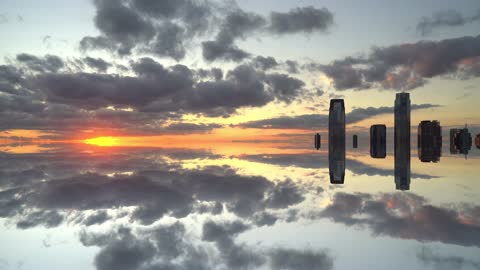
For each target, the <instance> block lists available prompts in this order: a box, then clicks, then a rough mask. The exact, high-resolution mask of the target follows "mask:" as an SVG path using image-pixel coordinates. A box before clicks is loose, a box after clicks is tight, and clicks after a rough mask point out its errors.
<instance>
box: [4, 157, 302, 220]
mask: <svg viewBox="0 0 480 270" xmlns="http://www.w3.org/2000/svg"><path fill="white" fill-rule="evenodd" d="M139 153H143V154H142V155H141V156H137V155H136V154H135V152H134V153H131V152H129V153H128V154H127V153H125V157H122V156H123V154H122V155H121V156H115V157H110V156H109V157H108V158H111V159H112V160H110V161H108V162H105V160H104V157H98V159H92V158H90V159H89V160H90V161H89V163H88V164H87V163H85V162H84V160H85V158H86V157H85V156H78V157H76V156H73V157H69V156H68V151H67V152H66V153H65V154H59V155H58V157H61V158H60V159H58V160H55V159H54V158H49V159H48V160H47V159H42V158H41V157H42V156H41V155H40V156H38V157H36V156H32V157H28V156H27V157H12V158H11V159H10V158H8V156H2V159H1V160H2V162H0V172H1V173H0V177H1V178H0V179H5V181H0V188H2V190H3V191H2V192H0V209H2V210H1V211H0V216H1V217H6V218H10V219H12V220H17V223H18V224H19V225H18V226H19V227H22V228H27V227H35V226H47V227H54V226H58V225H59V224H60V223H61V222H63V217H62V214H63V212H64V211H66V210H67V209H69V210H72V209H75V210H76V211H78V217H77V218H76V219H75V220H76V221H75V223H82V224H85V225H87V226H90V225H93V224H101V223H103V222H105V221H107V220H110V219H111V218H113V217H112V216H110V215H108V214H107V213H106V210H107V209H113V208H115V209H118V208H122V207H131V208H133V209H134V210H133V212H132V213H131V214H130V215H129V216H130V218H131V220H132V221H134V222H140V223H142V224H152V223H153V222H155V221H157V220H158V219H160V218H162V217H163V216H172V217H177V218H181V217H185V216H187V215H189V214H192V213H197V212H198V213H200V212H205V210H202V207H201V206H202V205H211V206H212V208H211V210H209V211H211V212H212V213H220V212H222V211H223V209H224V205H225V209H227V210H228V211H230V212H232V213H234V214H237V215H239V216H242V217H244V218H245V220H257V219H258V218H259V217H261V216H262V215H263V214H262V215H260V214H261V213H262V212H264V211H268V209H277V210H281V209H286V208H288V207H290V206H291V205H295V204H298V203H300V202H301V201H303V200H304V197H303V196H302V195H301V193H302V191H301V190H300V189H299V187H297V186H296V185H295V184H294V183H292V182H290V181H288V182H285V183H284V182H279V183H278V184H273V183H272V182H270V181H269V180H267V179H266V178H264V177H260V176H242V175H239V174H238V173H236V172H235V171H234V170H233V169H231V168H229V167H206V168H203V169H201V170H200V169H199V170H185V169H182V168H180V167H178V166H177V165H178V162H181V161H177V163H176V164H177V165H173V164H167V163H162V162H158V161H157V159H155V162H152V160H150V161H149V160H145V159H144V158H143V159H142V158H141V157H145V156H152V157H163V156H165V157H167V156H168V157H169V160H170V161H169V162H170V163H171V162H173V161H172V160H177V159H179V160H188V159H200V158H209V157H210V156H209V155H206V156H205V154H203V155H202V153H182V152H179V151H173V152H171V153H170V152H162V151H160V152H158V151H154V152H152V153H151V154H149V153H148V152H147V153H145V152H144V151H140V152H139ZM159 153H163V154H160V155H159ZM113 160H114V161H113ZM93 171H95V172H96V173H84V172H93ZM122 171H132V172H133V173H132V174H131V175H123V174H115V173H116V172H122ZM107 175H110V176H107ZM7 179H8V181H7ZM139 194H141V196H139ZM31 209H35V211H33V210H31ZM92 210H93V211H94V213H93V214H92V213H91V211H92ZM85 211H86V212H85ZM29 212H32V213H33V214H31V215H30V214H29V215H25V213H29ZM84 213H86V214H84ZM54 218H56V219H54Z"/></svg>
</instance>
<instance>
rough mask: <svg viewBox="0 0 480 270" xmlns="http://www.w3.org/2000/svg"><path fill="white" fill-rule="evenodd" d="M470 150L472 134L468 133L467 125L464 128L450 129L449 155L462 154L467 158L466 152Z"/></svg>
mask: <svg viewBox="0 0 480 270" xmlns="http://www.w3.org/2000/svg"><path fill="white" fill-rule="evenodd" d="M471 148H472V134H470V132H469V131H468V128H467V125H465V128H462V129H456V128H452V129H450V153H452V154H457V153H460V154H464V155H465V158H467V155H468V151H470V149H471Z"/></svg>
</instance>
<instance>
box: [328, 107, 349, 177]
mask: <svg viewBox="0 0 480 270" xmlns="http://www.w3.org/2000/svg"><path fill="white" fill-rule="evenodd" d="M328 168H329V173H330V183H332V184H343V182H344V180H345V103H344V101H343V99H332V100H330V110H329V116H328Z"/></svg>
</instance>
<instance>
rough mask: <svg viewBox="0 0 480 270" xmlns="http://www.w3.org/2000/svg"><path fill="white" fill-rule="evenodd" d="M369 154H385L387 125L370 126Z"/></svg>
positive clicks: (376, 155) (383, 155) (381, 155)
mask: <svg viewBox="0 0 480 270" xmlns="http://www.w3.org/2000/svg"><path fill="white" fill-rule="evenodd" d="M370 156H371V157H372V158H385V157H386V156H387V126H385V125H373V126H371V127H370Z"/></svg>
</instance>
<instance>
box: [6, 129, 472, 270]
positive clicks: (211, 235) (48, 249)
mask: <svg viewBox="0 0 480 270" xmlns="http://www.w3.org/2000/svg"><path fill="white" fill-rule="evenodd" d="M350 137H351V136H350ZM412 138H416V136H412ZM359 139H360V140H359V141H360V145H359V146H360V147H359V148H358V149H351V148H347V151H346V174H345V184H344V185H331V184H330V181H329V169H328V167H329V166H328V153H327V152H326V151H325V149H320V150H319V151H317V150H314V149H310V148H306V147H305V148H302V147H301V146H300V147H299V146H298V145H287V146H285V145H282V146H280V145H279V146H275V145H273V146H272V145H268V146H265V145H262V144H261V143H258V144H255V145H250V146H245V145H241V144H240V145H238V144H235V143H232V144H230V147H231V148H240V149H244V150H245V151H241V150H238V149H237V150H235V151H233V150H232V151H230V153H228V152H229V151H224V148H216V147H215V146H214V145H212V146H211V147H210V148H205V149H178V148H177V149H166V148H163V149H162V148H146V147H145V148H116V147H112V148H109V147H93V146H86V145H54V146H52V145H50V146H42V147H43V149H46V150H45V151H42V152H38V151H30V153H23V154H8V153H3V154H1V155H0V190H1V191H0V215H1V217H2V218H1V221H2V222H1V230H0V239H1V241H2V242H1V243H2V244H1V245H0V254H1V255H0V269H16V268H17V267H18V268H20V269H478V267H479V263H480V259H479V258H478V254H479V251H480V249H479V246H480V204H479V201H480V200H479V199H480V194H479V190H480V182H479V181H478V172H479V170H478V166H479V165H480V159H479V154H480V152H479V151H478V150H477V149H472V150H473V151H471V152H470V156H469V157H468V159H464V156H463V155H450V154H449V151H448V147H449V145H448V144H446V143H445V144H444V149H443V155H442V159H441V161H440V162H438V163H422V162H421V161H420V160H419V159H418V158H417V154H416V153H415V152H414V151H416V150H415V149H416V147H412V155H411V156H412V159H411V185H410V191H397V190H396V189H395V176H394V174H395V173H394V161H393V147H392V146H391V145H389V146H388V147H387V152H388V153H387V157H386V158H385V159H373V158H371V157H370V154H369V146H368V145H366V144H362V143H361V142H362V141H363V140H362V137H360V138H359ZM363 139H365V138H363ZM350 145H351V144H350ZM309 146H310V145H309ZM15 147H16V146H11V148H15ZM17 147H18V146H17ZM24 147H25V146H24ZM312 148H313V147H312ZM249 149H255V150H254V151H253V150H249ZM27 152H28V151H27ZM34 152H35V153H34ZM242 152H243V153H242ZM232 153H234V154H232ZM51 254H55V256H51ZM59 258H61V259H59Z"/></svg>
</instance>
